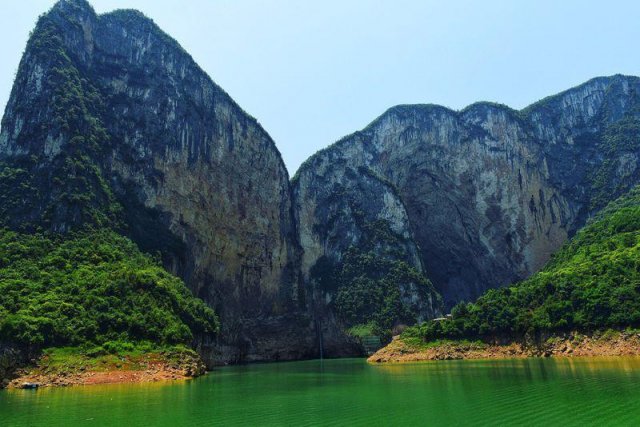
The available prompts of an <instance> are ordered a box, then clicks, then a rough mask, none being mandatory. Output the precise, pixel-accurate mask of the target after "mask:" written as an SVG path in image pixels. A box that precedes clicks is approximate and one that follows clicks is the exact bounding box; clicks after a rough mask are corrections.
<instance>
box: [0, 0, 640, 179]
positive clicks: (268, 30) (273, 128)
mask: <svg viewBox="0 0 640 427" xmlns="http://www.w3.org/2000/svg"><path fill="white" fill-rule="evenodd" d="M53 3H54V1H53V0H2V1H1V2H0V40H2V42H1V43H0V56H1V57H2V62H1V63H0V108H1V109H2V111H4V105H5V103H6V100H7V98H8V96H9V91H10V89H11V84H12V80H13V76H14V73H15V71H16V68H17V66H18V61H19V59H20V54H21V52H22V50H23V49H24V46H25V43H26V40H27V36H28V33H29V31H30V30H31V29H32V27H33V25H34V23H35V21H36V18H37V16H38V15H39V14H40V13H42V12H44V11H46V10H48V9H49V8H50V7H51V5H53ZM92 4H93V5H94V8H95V9H96V10H97V11H98V12H99V13H102V12H107V11H109V10H112V9H115V8H135V9H139V10H141V11H143V12H144V13H145V14H146V15H147V16H149V17H151V18H153V19H154V20H155V21H156V23H157V24H158V25H160V27H162V28H163V29H164V30H165V31H166V32H167V33H169V34H170V35H172V36H173V37H174V38H175V39H177V40H178V41H179V42H180V43H181V44H182V46H183V47H184V48H185V49H186V50H187V51H189V52H190V53H191V54H192V55H193V57H194V58H195V60H196V61H197V62H198V63H199V64H200V66H201V67H202V68H203V69H204V70H205V71H207V72H208V73H209V75H210V76H211V77H212V78H213V80H214V81H215V82H217V83H218V84H219V85H220V86H222V87H223V88H224V89H225V90H226V91H227V92H228V93H229V94H230V95H231V96H232V97H233V98H234V99H235V100H236V101H237V102H238V103H239V104H240V105H241V106H242V107H243V108H244V109H245V110H246V111H247V112H249V113H250V114H251V115H253V116H254V117H256V118H257V119H258V120H259V121H260V123H261V124H262V125H263V126H264V128H265V129H266V130H267V131H268V132H269V133H270V134H271V136H272V137H273V138H274V140H275V141H276V144H277V145H278V148H279V149H280V151H281V152H282V155H283V157H284V159H285V162H286V163H287V166H288V168H289V173H290V174H291V175H293V173H294V172H295V170H296V169H297V167H298V166H299V165H300V163H301V162H302V161H304V160H305V159H306V158H307V157H308V156H309V155H311V154H313V153H314V152H315V151H317V150H318V149H320V148H323V147H325V146H327V145H328V144H330V143H332V142H334V141H336V140H337V139H339V138H340V137H342V136H344V135H346V134H349V133H351V132H353V131H355V130H358V129H361V128H362V127H364V126H366V125H367V124H368V123H369V122H370V121H372V120H373V119H374V118H376V117H377V116H378V115H380V114H381V113H382V112H384V111H385V110H386V109H387V108H389V107H391V106H393V105H396V104H407V103H436V104H442V105H445V106H448V107H451V108H455V109H460V108H463V107H464V106H466V105H468V104H470V103H473V102H475V101H480V100H487V101H495V102H500V103H504V104H508V105H510V106H512V107H514V108H522V107H524V106H526V105H528V104H530V103H532V102H534V101H536V100H538V99H540V98H542V97H545V96H547V95H551V94H553V93H555V92H558V91H560V90H563V89H567V88H569V87H571V86H574V85H576V84H579V83H582V82H583V81H585V80H588V79H589V78H591V77H595V76H599V75H609V74H616V73H623V74H634V75H638V74H640V54H639V53H638V45H639V42H640V1H633V0H627V1H618V0H608V1H591V0H582V1H577V0H575V1H574V0H566V1H561V0H553V1H552V0H535V1H533V0H532V1H507V0H502V1H500V0H483V1H464V0H460V1H454V0H447V1H427V0H423V1H418V0H414V1H409V0H386V1H376V0H369V1H364V0H351V1H350V0H323V1H313V2H311V1H302V0H263V1H259V0H224V1H223V0H188V1H186V0H180V1H179V0H171V1H169V0H166V1H163V0H93V2H92Z"/></svg>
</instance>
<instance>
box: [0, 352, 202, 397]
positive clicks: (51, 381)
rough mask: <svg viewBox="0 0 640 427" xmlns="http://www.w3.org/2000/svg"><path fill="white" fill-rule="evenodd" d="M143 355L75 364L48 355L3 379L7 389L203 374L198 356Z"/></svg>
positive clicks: (174, 378)
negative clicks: (55, 361) (53, 359)
mask: <svg viewBox="0 0 640 427" xmlns="http://www.w3.org/2000/svg"><path fill="white" fill-rule="evenodd" d="M173 356H175V355H173V354H172V355H169V356H168V355H164V354H155V353H154V354H144V355H139V356H127V357H121V358H120V357H118V358H117V361H115V362H114V360H113V358H99V359H85V360H83V361H82V362H80V363H78V361H77V360H74V361H72V362H69V363H63V364H59V363H56V364H52V363H50V361H49V360H48V358H47V356H44V357H42V358H41V359H39V360H38V362H37V363H36V365H35V366H31V367H27V368H24V369H20V370H18V371H17V372H16V375H15V376H14V378H13V379H11V380H9V379H5V380H4V383H3V384H2V386H4V387H6V388H39V387H66V386H75V385H95V384H116V383H142V382H157V381H173V380H185V379H190V378H195V377H198V376H201V375H203V374H205V373H206V366H205V364H204V363H203V362H202V360H201V359H200V358H199V357H198V356H197V355H192V354H190V353H183V354H181V355H180V356H181V357H180V358H175V357H173Z"/></svg>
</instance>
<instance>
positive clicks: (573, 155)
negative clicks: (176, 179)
mask: <svg viewBox="0 0 640 427" xmlns="http://www.w3.org/2000/svg"><path fill="white" fill-rule="evenodd" d="M639 94H640V79H638V78H636V77H625V76H613V77H603V78H597V79H593V80H591V81H589V82H587V83H585V84H583V85H581V86H579V87H577V88H574V89H571V90H568V91H566V92H563V93H561V94H558V95H556V96H553V97H550V98H547V99H545V100H543V101H540V102H539V103H536V104H534V105H532V106H530V107H528V108H526V109H524V110H522V111H515V110H512V109H510V108H508V107H505V106H502V105H497V104H490V103H478V104H473V105H471V106H469V107H467V108H465V109H464V110H462V111H453V110H450V109H447V108H444V107H440V106H435V105H413V106H398V107H394V108H391V109H390V110H388V111H387V112H385V113H384V114H383V115H382V116H381V117H379V118H378V119H376V120H375V121H374V122H373V123H371V124H370V125H369V126H367V127H366V128H365V129H364V130H362V131H360V132H356V133H355V134H353V135H350V136H347V137H345V138H344V139H342V140H341V141H339V142H337V143H336V144H334V145H332V146H330V147H329V148H327V149H325V150H322V151H320V152H319V153H317V154H316V155H314V156H313V157H311V158H310V159H309V160H308V161H307V162H305V164H304V165H303V166H302V167H301V168H300V170H299V171H298V173H297V174H296V177H295V178H294V183H295V185H294V194H295V200H294V204H295V206H296V211H297V216H298V218H299V222H300V224H299V226H298V230H299V235H300V237H299V239H300V241H301V242H302V244H303V246H304V247H305V254H304V256H303V262H302V272H303V275H304V277H306V278H307V280H311V281H312V279H313V277H311V276H312V274H311V268H312V266H313V265H314V264H315V263H316V262H317V260H318V259H320V258H321V257H322V256H331V254H332V253H334V252H336V249H335V248H336V247H340V245H341V244H340V243H336V242H332V243H331V244H330V245H327V244H326V243H325V242H326V237H325V235H326V233H325V234H323V233H321V232H318V230H319V229H321V228H322V226H325V227H326V226H327V221H326V214H325V210H326V207H323V206H324V205H326V203H327V201H326V200H332V198H339V197H340V194H339V193H338V192H335V191H333V190H332V189H333V188H337V187H336V185H337V184H339V183H340V182H341V178H340V177H341V176H342V175H343V174H344V173H345V171H346V170H350V171H353V172H354V173H359V177H358V178H353V179H351V180H350V182H359V181H362V180H367V179H368V178H367V176H368V173H369V172H367V173H363V172H362V171H373V173H374V174H376V175H377V176H380V177H382V178H383V179H384V180H386V181H388V182H389V183H390V185H392V186H393V187H394V188H395V189H396V190H397V194H398V200H399V201H400V203H402V204H403V205H404V206H405V208H406V215H407V218H408V230H407V233H410V235H412V236H413V238H414V239H415V242H416V244H417V248H418V251H419V258H420V261H421V262H422V264H423V265H424V268H425V271H426V274H427V276H428V277H429V278H430V279H431V281H432V282H433V283H434V285H435V287H436V288H437V289H438V291H439V292H440V293H441V294H442V296H443V297H444V299H445V306H446V307H448V308H450V307H451V306H452V305H453V304H454V303H456V302H458V301H461V300H471V299H473V298H475V297H477V296H478V295H480V293H482V291H484V290H486V289H487V288H493V287H499V286H503V285H506V284H509V283H513V282H515V281H518V280H520V279H523V278H525V277H528V276H529V275H531V274H532V273H533V272H535V271H538V270H539V269H540V268H541V267H542V266H543V265H544V263H545V262H546V261H547V260H548V259H549V257H550V255H551V254H552V253H553V252H555V251H556V250H557V249H558V248H559V247H560V246H561V245H562V244H563V243H564V242H565V241H566V239H567V238H568V237H569V236H571V235H572V234H574V233H575V231H576V230H577V229H578V228H580V227H581V226H582V225H583V224H584V222H585V221H586V219H587V218H588V217H589V216H590V215H592V214H593V212H595V211H597V210H598V209H599V208H601V207H602V206H603V205H604V204H605V203H606V202H608V201H610V200H611V199H613V198H615V197H616V196H618V195H620V194H622V193H623V192H624V191H626V190H628V189H629V188H630V187H631V186H632V185H633V184H634V183H637V182H638V180H639V179H640V168H639V163H638V162H639V160H640V99H639V98H638V95H639ZM326 192H332V196H326V195H325V193H326ZM357 194H358V192H354V193H352V197H356V198H357V197H358V196H357ZM368 200H370V198H369V196H368V195H366V194H363V195H362V196H361V197H360V198H359V199H358V203H368ZM330 203H334V204H335V202H330ZM328 226H329V227H331V226H332V224H331V223H329V225H328ZM350 240H351V238H350V237H349V236H347V237H346V241H350ZM309 248H311V250H309ZM337 252H339V251H337Z"/></svg>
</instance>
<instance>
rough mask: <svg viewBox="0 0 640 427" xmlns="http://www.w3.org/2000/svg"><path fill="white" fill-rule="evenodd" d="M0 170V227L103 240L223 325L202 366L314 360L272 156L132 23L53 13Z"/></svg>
mask: <svg viewBox="0 0 640 427" xmlns="http://www.w3.org/2000/svg"><path fill="white" fill-rule="evenodd" d="M0 162H1V170H0V194H1V197H2V206H1V207H0V217H1V218H0V219H1V221H2V224H3V225H5V226H8V227H11V228H13V229H17V230H23V231H37V230H44V231H53V232H62V233H66V232H68V231H70V230H74V229H78V228H82V227H85V226H87V225H89V226H99V227H111V228H114V229H117V230H120V231H121V232H123V233H125V234H127V235H128V236H130V237H131V238H133V240H134V241H135V242H136V243H137V244H138V245H139V246H140V248H141V249H143V250H144V251H147V252H150V253H160V254H161V256H162V260H163V262H164V265H165V266H166V267H167V269H169V270H170V271H171V272H173V273H176V274H177V275H179V276H180V277H181V278H183V279H184V280H185V282H186V283H187V285H188V286H189V287H190V288H191V290H192V291H193V292H194V294H196V295H197V296H199V297H201V298H202V299H204V300H205V301H206V302H207V303H209V304H210V305H211V306H212V307H214V308H215V310H216V312H217V313H218V314H219V315H220V317H221V324H222V331H221V334H220V336H219V337H218V338H217V339H216V340H215V341H212V342H209V343H208V345H207V346H206V348H204V349H203V350H202V351H203V352H204V353H206V354H207V355H209V361H210V362H211V361H214V360H215V361H216V362H225V361H234V360H272V359H277V358H298V357H303V356H305V355H308V354H309V352H310V351H314V350H313V349H314V348H315V344H314V343H312V341H313V340H310V338H308V336H309V334H308V333H307V332H308V327H309V325H310V321H309V319H308V316H307V315H306V314H305V311H304V293H303V292H302V289H301V288H299V287H298V285H297V284H298V283H299V281H298V280H297V262H298V261H297V260H298V257H299V249H298V246H297V240H296V237H295V231H294V230H295V227H294V221H293V213H292V207H291V195H290V188H289V177H288V173H287V170H286V168H285V166H284V164H283V162H282V159H281V157H280V154H279V152H278V150H277V149H276V147H275V145H274V143H273V141H272V140H271V138H270V137H269V135H268V134H267V133H266V132H265V131H264V130H263V129H262V127H261V126H260V125H259V124H258V123H257V121H256V120H255V119H253V118H252V117H250V116H249V115H247V114H246V113H245V112H244V111H243V110H242V109H241V108H240V107H239V106H238V105H237V104H236V103H235V102H234V101H233V100H232V99H231V98H230V97H229V96H228V95H227V94H226V93H225V92H224V91H223V90H222V89H221V88H219V87H218V86H217V85H216V84H214V83H213V82H212V81H211V79H210V78H209V77H208V76H207V75H206V74H205V73H204V72H203V71H202V70H201V69H200V68H199V67H198V66H197V64H196V63H195V62H194V61H193V59H192V58H191V57H190V56H189V55H188V54H187V53H186V52H185V51H184V50H183V49H182V48H181V47H180V46H179V45H178V44H177V43H176V42H175V41H174V40H173V39H171V38H170V37H169V36H167V35H166V34H165V33H163V32H162V31H161V30H160V29H159V28H158V27H157V26H156V25H155V24H154V23H153V22H152V21H151V20H149V19H148V18H146V17H144V16H143V15H142V14H140V13H139V12H136V11H129V10H119V11H116V12H112V13H108V14H105V15H96V13H95V12H94V11H93V9H92V8H91V6H90V5H89V4H88V3H87V2H86V1H84V0H61V1H59V2H58V3H57V4H56V5H55V6H54V7H53V8H52V9H51V11H49V12H48V13H47V14H45V15H43V16H42V17H41V18H40V19H39V21H38V23H37V26H36V28H35V30H34V31H33V33H32V35H31V37H30V40H29V42H28V45H27V48H26V50H25V53H24V56H23V58H22V61H21V63H20V67H19V70H18V74H17V77H16V81H15V85H14V87H13V90H12V93H11V97H10V100H9V102H8V105H7V109H6V111H5V115H4V117H3V120H2V133H1V134H0ZM284 331H286V332H287V333H285V332H284ZM259 337H260V338H259Z"/></svg>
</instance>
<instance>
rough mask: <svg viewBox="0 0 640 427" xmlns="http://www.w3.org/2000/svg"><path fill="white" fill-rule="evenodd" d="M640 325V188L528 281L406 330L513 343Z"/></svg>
mask: <svg viewBox="0 0 640 427" xmlns="http://www.w3.org/2000/svg"><path fill="white" fill-rule="evenodd" d="M638 325H640V187H636V188H635V189H633V190H632V191H631V192H629V193H628V194H627V195H626V196H624V197H622V198H620V199H618V200H616V201H614V202H612V203H610V204H609V205H608V206H607V207H606V208H605V209H604V210H603V211H602V212H601V213H600V214H598V215H597V216H596V217H595V218H594V219H593V220H592V221H591V222H590V223H589V224H588V225H587V226H586V227H584V228H583V229H582V230H581V231H580V232H579V233H578V234H577V235H576V236H575V237H574V238H573V239H572V240H571V241H570V242H569V243H567V244H566V245H565V246H564V247H563V248H562V249H561V250H560V251H559V252H558V253H557V254H555V255H554V256H553V258H552V260H551V261H550V262H549V264H548V265H547V266H546V267H545V269H544V270H543V271H541V272H539V273H537V274H535V275H534V276H533V277H531V278H530V279H528V280H526V281H524V282H522V283H520V284H518V285H515V286H512V287H508V288H503V289H494V290H490V291H488V292H487V293H486V294H484V295H483V296H481V297H480V298H479V299H478V300H477V301H476V302H474V303H462V304H458V305H457V306H455V307H454V308H453V310H452V312H451V318H450V319H447V320H441V321H430V322H427V323H424V324H422V325H420V326H418V327H413V328H409V329H408V330H407V331H405V336H407V337H420V338H422V339H424V340H426V341H430V340H434V339H439V338H456V339H457V338H477V337H483V336H497V335H500V336H508V337H512V338H516V337H522V336H525V335H532V334H534V336H535V334H536V333H540V332H559V331H566V330H592V329H598V328H608V327H621V326H638Z"/></svg>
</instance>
